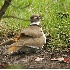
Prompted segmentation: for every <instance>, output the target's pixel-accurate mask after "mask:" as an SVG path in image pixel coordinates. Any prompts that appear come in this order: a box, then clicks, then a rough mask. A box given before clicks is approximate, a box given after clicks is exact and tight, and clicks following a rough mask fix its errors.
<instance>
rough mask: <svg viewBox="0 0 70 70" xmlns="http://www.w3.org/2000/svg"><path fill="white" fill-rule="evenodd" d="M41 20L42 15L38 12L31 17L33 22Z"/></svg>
mask: <svg viewBox="0 0 70 70" xmlns="http://www.w3.org/2000/svg"><path fill="white" fill-rule="evenodd" d="M39 20H40V16H39V15H36V14H33V15H32V16H31V17H30V21H31V23H32V22H37V21H39Z"/></svg>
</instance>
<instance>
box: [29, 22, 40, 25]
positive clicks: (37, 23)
mask: <svg viewBox="0 0 70 70" xmlns="http://www.w3.org/2000/svg"><path fill="white" fill-rule="evenodd" d="M33 24H36V25H39V24H40V21H38V22H33V23H31V24H30V25H33Z"/></svg>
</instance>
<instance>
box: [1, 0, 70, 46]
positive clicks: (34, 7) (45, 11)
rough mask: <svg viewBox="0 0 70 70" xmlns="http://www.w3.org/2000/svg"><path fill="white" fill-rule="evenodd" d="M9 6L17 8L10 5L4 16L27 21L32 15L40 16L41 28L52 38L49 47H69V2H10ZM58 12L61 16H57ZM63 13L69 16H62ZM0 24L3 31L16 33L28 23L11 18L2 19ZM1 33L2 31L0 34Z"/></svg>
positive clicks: (35, 0) (31, 0)
mask: <svg viewBox="0 0 70 70" xmlns="http://www.w3.org/2000/svg"><path fill="white" fill-rule="evenodd" d="M3 2H4V0H0V5H1V6H2V4H3ZM11 4H12V5H14V6H15V7H18V8H15V7H13V6H12V5H10V6H9V7H8V9H7V11H6V13H5V14H4V15H8V16H16V17H19V18H23V19H27V20H28V19H29V17H30V16H31V15H32V14H34V13H36V14H39V15H41V16H42V20H43V21H41V26H42V28H43V30H44V32H45V33H46V31H47V30H48V31H49V33H50V34H51V36H52V37H53V39H52V41H51V42H50V43H49V45H50V44H51V45H52V46H58V45H60V46H64V47H65V46H69V45H70V44H69V43H70V0H20V1H19V0H12V2H11ZM28 4H30V6H29V7H26V8H23V7H25V6H26V5H28ZM1 6H0V8H1ZM21 8H23V9H21ZM60 12H61V13H62V14H58V13H60ZM63 13H64V14H68V15H69V16H67V17H66V16H63ZM62 17H63V18H62ZM1 22H2V25H3V26H4V28H5V29H8V30H9V29H10V30H12V31H14V32H18V31H19V30H21V29H23V28H26V27H28V25H29V24H30V22H28V21H23V20H17V19H11V18H3V19H2V20H1ZM3 32H4V31H3V29H2V30H1V33H3Z"/></svg>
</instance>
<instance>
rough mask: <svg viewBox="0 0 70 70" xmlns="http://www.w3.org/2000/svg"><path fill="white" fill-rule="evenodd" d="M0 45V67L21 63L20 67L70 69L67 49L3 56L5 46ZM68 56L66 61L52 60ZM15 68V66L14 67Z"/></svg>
mask: <svg viewBox="0 0 70 70" xmlns="http://www.w3.org/2000/svg"><path fill="white" fill-rule="evenodd" d="M5 47H6V46H4V47H2V46H0V51H1V52H0V68H4V69H5V68H9V65H19V66H18V67H16V68H20V69H69V68H70V54H69V53H68V51H67V50H64V51H63V50H62V51H59V50H54V51H53V52H52V51H50V50H48V49H45V50H42V51H41V52H38V53H30V54H16V55H11V56H3V55H2V53H3V52H4V51H3V50H4V48H5ZM62 57H63V58H68V59H69V60H67V61H66V62H64V61H62V60H61V59H60V60H51V59H53V58H62ZM12 68H14V67H12Z"/></svg>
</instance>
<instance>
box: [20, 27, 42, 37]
mask: <svg viewBox="0 0 70 70" xmlns="http://www.w3.org/2000/svg"><path fill="white" fill-rule="evenodd" d="M23 34H24V35H27V36H31V37H35V38H36V37H41V36H42V32H41V29H40V27H38V26H30V27H28V28H26V29H24V30H22V31H21V34H20V35H23Z"/></svg>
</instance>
